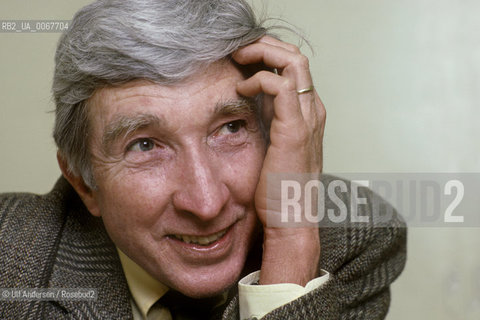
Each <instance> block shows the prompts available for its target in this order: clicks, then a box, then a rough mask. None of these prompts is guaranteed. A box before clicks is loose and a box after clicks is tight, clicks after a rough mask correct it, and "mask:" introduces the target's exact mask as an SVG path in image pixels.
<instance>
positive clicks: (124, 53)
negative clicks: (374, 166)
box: [0, 0, 405, 319]
mask: <svg viewBox="0 0 480 320" xmlns="http://www.w3.org/2000/svg"><path fill="white" fill-rule="evenodd" d="M268 34H269V30H268V29H266V28H264V27H262V26H261V25H260V24H258V23H257V21H256V19H255V17H254V15H253V12H252V10H251V9H250V7H249V6H248V5H247V4H246V3H244V2H243V1H238V0H228V1H225V0H223V1H220V0H208V1H197V0H183V1H173V0H166V1H160V0H157V1H153V0H145V1H108V0H105V1H102V0H100V1H97V2H95V3H93V4H91V5H89V6H87V7H85V8H83V9H82V10H80V11H79V12H78V13H77V14H76V16H75V17H74V20H73V22H72V25H71V27H70V29H69V30H68V32H66V33H65V34H64V35H63V36H62V38H61V39H60V42H59V44H58V48H57V54H56V58H55V63H56V68H55V75H54V83H53V93H54V97H55V103H56V123H55V130H54V138H55V141H56V143H57V146H58V162H59V165H60V168H61V170H62V173H63V178H62V179H60V180H59V182H58V183H57V185H56V186H55V188H54V189H53V191H52V192H51V193H50V194H48V195H46V196H42V197H39V196H32V195H18V194H17V195H6V196H3V197H2V198H1V202H0V203H1V206H0V213H1V215H0V228H1V229H0V230H1V233H0V240H1V242H0V244H1V246H2V249H3V250H2V260H1V265H0V270H2V271H1V275H2V276H1V280H0V281H1V282H0V287H3V288H44V287H51V288H96V289H97V290H98V299H97V300H96V301H69V300H54V301H36V300H32V301H27V302H6V303H5V304H4V305H2V307H1V313H0V315H1V318H4V317H6V318H8V317H24V318H25V317H26V318H32V319H38V318H62V317H65V318H71V317H74V318H116V319H118V318H132V317H133V318H135V319H153V318H158V319H171V318H174V319H184V317H190V318H193V319H205V318H212V319H213V318H222V317H223V318H224V319H236V318H238V317H240V318H242V319H244V318H253V317H263V316H265V318H267V319H286V318H293V319H295V318H307V319H337V318H357V317H360V316H361V317H365V318H367V319H377V318H383V317H384V316H385V314H386V312H387V310H388V304H389V288H388V286H389V284H390V283H391V281H393V280H394V279H395V278H396V277H397V276H398V275H399V273H400V272H401V270H402V269H403V265H404V260H405V229H404V228H403V224H402V222H401V221H400V220H399V218H398V217H397V216H396V215H395V216H393V218H392V219H391V220H390V222H389V225H388V226H387V227H385V228H375V227H374V226H373V225H368V226H363V227H353V226H352V225H350V224H348V223H347V222H345V223H339V224H337V225H336V226H335V227H331V228H321V229H319V228H317V225H316V224H314V223H307V224H302V225H301V226H297V227H295V228H293V227H279V226H278V225H273V224H271V223H269V221H270V220H269V219H268V217H271V216H272V215H273V217H274V218H275V217H278V216H279V215H280V213H281V206H280V205H279V203H281V200H282V199H281V198H280V196H279V194H277V193H275V192H273V193H272V191H271V190H272V189H273V190H275V188H276V186H275V185H274V186H273V188H272V186H271V180H269V177H272V175H275V174H282V173H289V174H298V176H301V175H303V174H308V175H309V177H312V178H316V179H319V178H320V174H321V171H322V139H323V130H324V123H325V109H324V106H323V104H322V102H321V101H320V98H319V96H318V94H317V92H316V91H315V89H314V87H313V82H312V78H311V75H310V71H309V67H308V60H307V59H306V58H305V57H304V56H303V55H302V54H301V53H300V51H299V50H298V48H297V47H295V46H293V45H291V44H287V43H284V42H282V41H280V40H277V39H276V38H274V37H271V36H269V35H268ZM325 179H327V180H328V178H324V180H325ZM300 180H301V179H300ZM67 181H68V182H67ZM303 183H305V181H304V182H303ZM362 192H363V194H364V195H365V197H368V199H369V200H370V201H371V202H372V203H382V200H381V199H378V198H377V197H376V196H374V195H373V194H370V193H369V192H368V191H367V190H363V191H362ZM345 196H348V195H345ZM309 205H311V206H313V207H316V202H315V201H312V202H311V203H310V204H309ZM329 205H330V206H331V203H329ZM383 205H386V204H383ZM304 211H305V208H304V207H303V206H302V208H301V212H302V215H303V214H304ZM363 211H364V212H363V213H364V214H367V215H368V214H371V212H370V211H369V208H368V207H364V209H363ZM255 271H259V272H255ZM252 272H253V273H252ZM239 279H241V280H240V282H239ZM172 297H173V298H172Z"/></svg>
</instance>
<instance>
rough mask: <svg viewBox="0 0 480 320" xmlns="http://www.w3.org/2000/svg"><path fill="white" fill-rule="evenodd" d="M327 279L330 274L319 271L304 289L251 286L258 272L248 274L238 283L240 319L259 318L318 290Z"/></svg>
mask: <svg viewBox="0 0 480 320" xmlns="http://www.w3.org/2000/svg"><path fill="white" fill-rule="evenodd" d="M329 278H330V274H329V273H328V272H327V271H325V270H321V274H320V276H319V277H318V278H315V279H313V280H310V281H309V282H308V283H307V285H306V286H305V287H302V286H300V285H298V284H294V283H278V284H268V285H253V284H254V283H258V280H259V279H260V271H256V272H253V273H250V274H249V275H247V276H246V277H244V278H242V279H241V280H240V281H239V282H238V295H239V303H240V319H241V320H244V319H248V318H251V317H256V318H261V317H263V316H264V315H266V314H267V313H269V312H270V311H272V310H274V309H276V308H278V307H280V306H283V305H284V304H287V303H289V302H291V301H293V300H295V299H298V298H299V297H301V296H303V295H305V294H307V293H309V292H310V291H312V290H314V289H317V288H319V287H320V286H322V285H323V284H324V283H326V282H327V281H328V279H329Z"/></svg>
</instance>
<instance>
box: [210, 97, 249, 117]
mask: <svg viewBox="0 0 480 320" xmlns="http://www.w3.org/2000/svg"><path fill="white" fill-rule="evenodd" d="M257 109H258V107H257V104H256V103H255V100H254V99H251V98H241V99H236V100H228V101H224V102H219V103H217V105H216V106H215V110H214V114H216V115H223V116H225V115H239V114H246V115H251V114H257V113H258V110H257Z"/></svg>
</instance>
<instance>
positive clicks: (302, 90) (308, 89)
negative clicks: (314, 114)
mask: <svg viewBox="0 0 480 320" xmlns="http://www.w3.org/2000/svg"><path fill="white" fill-rule="evenodd" d="M314 88H315V87H314V86H313V85H312V86H310V87H308V88H305V89H300V90H297V94H302V93H307V92H310V91H313V89H314Z"/></svg>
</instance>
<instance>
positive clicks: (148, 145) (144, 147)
mask: <svg viewBox="0 0 480 320" xmlns="http://www.w3.org/2000/svg"><path fill="white" fill-rule="evenodd" d="M154 146H155V143H154V142H153V141H152V139H148V138H142V139H138V140H136V141H134V142H133V143H132V144H130V145H129V146H128V148H127V150H128V151H142V152H146V151H150V150H152V149H153V147H154Z"/></svg>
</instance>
